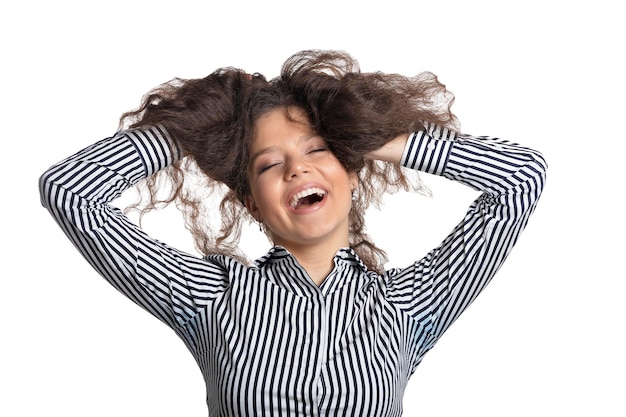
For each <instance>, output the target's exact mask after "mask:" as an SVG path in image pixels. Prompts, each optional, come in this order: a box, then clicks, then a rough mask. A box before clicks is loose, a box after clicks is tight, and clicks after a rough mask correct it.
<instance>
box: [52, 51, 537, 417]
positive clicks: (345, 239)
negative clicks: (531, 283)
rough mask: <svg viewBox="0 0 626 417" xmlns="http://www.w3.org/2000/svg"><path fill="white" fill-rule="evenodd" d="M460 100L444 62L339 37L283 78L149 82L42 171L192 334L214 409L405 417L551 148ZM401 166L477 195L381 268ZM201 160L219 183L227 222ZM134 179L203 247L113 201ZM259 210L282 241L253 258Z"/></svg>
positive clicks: (116, 271) (229, 72)
mask: <svg viewBox="0 0 626 417" xmlns="http://www.w3.org/2000/svg"><path fill="white" fill-rule="evenodd" d="M451 103H452V96H451V95H450V94H449V93H448V92H447V91H446V89H445V87H444V86H443V85H442V84H441V83H439V82H438V81H437V79H436V77H435V76H433V75H432V74H429V73H424V74H421V75H419V76H417V77H412V78H409V77H404V76H400V75H394V74H382V73H362V72H360V70H359V68H358V66H357V63H356V61H354V60H353V59H352V58H351V57H350V56H348V55H347V54H345V53H341V52H334V51H303V52H300V53H298V54H296V55H294V56H293V57H291V58H290V59H289V60H287V62H286V63H285V64H284V65H283V69H282V72H281V75H280V76H278V77H276V78H275V79H272V80H266V79H265V78H264V77H263V76H261V75H259V74H254V75H250V74H246V73H245V72H243V71H240V70H236V69H233V68H223V69H219V70H217V71H216V72H214V73H213V74H211V75H209V76H208V77H206V78H203V79H193V80H180V79H177V80H173V81H171V82H169V83H167V84H164V85H162V86H160V87H158V88H157V89H155V90H153V91H152V92H151V93H150V94H148V95H147V96H146V97H145V99H144V101H143V104H142V105H141V107H140V108H139V109H138V110H136V111H134V112H130V113H127V114H125V115H124V116H123V118H122V121H123V126H122V128H121V129H120V131H119V132H117V133H116V134H115V135H114V136H112V137H110V138H107V139H104V140H102V141H99V142H97V143H95V144H93V145H91V146H89V147H87V148H85V149H83V150H82V151H79V152H78V153H76V154H75V155H72V156H70V157H69V158H67V159H65V160H64V161H62V162H60V163H58V164H56V165H54V166H53V167H51V168H50V169H49V170H48V171H47V172H46V173H44V175H43V176H42V177H41V181H40V190H41V197H42V201H43V204H44V206H45V207H47V208H48V210H49V211H50V213H51V214H52V215H53V217H54V218H55V219H56V221H57V222H58V223H59V225H60V226H61V228H62V229H63V230H64V232H65V233H66V234H67V236H68V237H69V238H70V239H71V240H72V242H73V243H74V244H75V245H76V247H77V248H78V250H79V251H80V252H81V253H82V254H83V255H84V256H85V258H86V259H87V260H88V261H89V262H90V263H91V265H92V266H93V267H94V268H95V269H96V270H97V271H98V272H99V273H100V274H101V275H102V276H103V277H105V279H107V280H108V281H109V282H110V283H111V284H112V285H113V286H115V287H116V288H117V289H118V290H119V291H121V292H122V293H123V294H124V295H126V296H127V297H129V298H130V299H131V300H133V301H134V302H135V303H137V304H139V305H140V306H142V307H143V308H145V309H146V310H148V311H149V312H150V313H152V314H153V315H154V316H156V317H157V318H159V319H160V320H162V321H163V322H165V323H166V324H167V325H168V326H170V327H171V328H172V329H173V330H174V331H175V332H176V333H177V334H178V336H179V337H180V338H181V339H182V340H183V341H184V342H185V344H186V345H187V347H188V348H189V350H190V351H191V353H192V354H193V355H194V357H195V359H196V360H197V362H198V365H199V366H200V368H201V371H202V373H203V375H204V379H205V381H206V390H207V404H208V408H209V415H211V416H243V415H268V416H276V415H324V416H336V415H351V416H353V415H355V416H356V415H358V416H370V415H371V416H377V417H380V416H393V415H400V414H401V413H402V396H403V394H404V390H405V386H406V384H407V381H408V379H409V377H410V376H411V375H412V374H413V372H414V371H415V369H416V367H417V366H418V364H419V363H420V361H421V360H422V358H423V357H424V355H425V354H426V353H427V352H428V351H429V350H430V349H431V348H432V347H433V345H434V344H435V343H436V341H437V340H438V339H439V338H440V337H441V335H442V334H443V333H444V332H445V330H446V329H447V328H448V327H449V326H450V325H451V324H452V322H454V320H455V319H456V318H457V317H458V316H459V315H460V314H461V312H463V311H464V310H465V308H467V306H468V305H469V304H470V303H471V302H472V301H473V300H474V299H475V298H476V296H477V295H478V294H479V293H480V291H481V290H482V289H483V288H484V287H485V286H486V285H487V283H488V282H489V281H490V280H491V278H492V277H493V276H494V274H495V273H496V271H497V270H498V268H499V267H500V266H501V264H502V262H503V261H504V260H505V258H506V257H507V255H508V253H509V252H510V250H511V249H512V247H513V245H514V244H515V242H516V240H517V238H518V236H519V234H520V233H521V231H522V230H523V229H524V227H525V226H526V223H527V221H528V218H529V216H530V215H531V213H532V212H533V210H534V208H535V205H536V203H537V200H538V198H539V195H540V193H541V190H542V188H543V185H544V181H545V171H546V164H545V162H544V160H543V158H542V156H541V155H540V154H539V153H538V152H536V151H534V150H532V149H528V148H526V147H523V146H520V145H517V144H513V143H510V142H507V141H505V140H501V139H496V138H491V137H476V136H470V135H465V134H461V133H459V132H458V131H457V129H456V118H455V117H454V115H453V114H452V113H451V111H450V105H451ZM406 168H408V169H412V170H419V171H423V172H428V173H431V174H436V175H441V176H444V177H446V178H449V179H451V180H454V181H458V182H460V183H463V184H465V185H467V186H470V187H473V188H475V189H478V190H480V191H481V192H482V194H481V195H480V197H479V198H478V199H476V200H475V201H474V202H473V203H472V204H471V205H470V206H469V208H468V210H467V212H466V213H465V215H464V216H463V217H462V219H461V221H460V223H459V224H458V225H457V226H456V227H454V229H453V230H452V232H451V233H450V234H449V235H448V236H447V237H445V238H444V239H443V241H442V243H441V245H439V246H438V247H436V248H435V249H433V250H432V251H431V252H429V253H428V254H426V255H425V256H424V257H423V258H421V259H418V260H416V261H415V262H414V263H413V264H411V265H408V266H407V267H406V268H401V269H400V268H397V269H390V270H385V269H384V263H385V261H386V258H385V253H384V252H383V251H382V250H381V249H379V248H378V247H376V245H375V244H374V243H373V242H371V240H370V239H369V237H368V236H367V234H366V232H365V227H364V210H365V209H366V208H367V207H368V206H369V205H370V204H372V203H374V204H375V203H377V202H378V201H379V199H380V197H381V195H382V194H383V193H384V192H393V191H396V190H398V189H407V188H409V187H411V186H412V185H414V184H413V183H412V182H411V180H410V178H409V177H408V176H407V172H408V171H407V170H406ZM198 175H200V176H201V178H203V180H204V181H205V183H206V187H205V188H204V189H208V190H211V192H214V193H218V192H223V200H222V202H221V204H220V206H219V208H220V214H221V220H222V226H221V229H220V230H219V231H213V230H211V229H210V228H209V227H207V226H206V224H207V223H206V222H205V221H204V220H206V216H207V211H206V210H207V207H205V204H204V203H206V201H207V200H206V199H203V198H202V197H201V193H200V194H194V193H195V192H197V191H199V190H198V189H197V188H196V189H195V191H194V187H197V176H198ZM164 180H165V182H164ZM191 180H194V181H191ZM140 182H143V183H144V184H146V185H147V189H148V191H150V194H149V196H150V201H149V204H148V205H147V207H146V209H150V208H153V207H154V205H155V204H157V203H159V202H163V201H165V202H173V201H176V202H177V203H178V204H179V205H180V207H181V208H183V210H184V212H185V214H186V218H187V223H188V226H189V229H190V230H191V232H192V233H193V235H194V237H195V239H196V243H197V246H198V249H199V251H200V252H202V253H203V255H204V256H202V257H197V256H194V255H191V254H188V253H184V252H182V251H179V250H176V249H175V248H172V247H170V246H168V245H167V244H165V243H162V242H159V241H157V240H154V239H152V238H150V236H148V235H146V233H145V232H143V231H142V230H141V229H140V228H139V227H138V226H136V225H135V224H133V223H131V222H130V221H129V220H128V219H127V218H126V217H125V216H124V214H123V213H122V212H120V211H119V210H117V209H116V208H114V207H113V206H111V205H110V204H109V202H111V201H112V200H113V199H115V198H116V197H117V196H118V195H119V194H120V193H121V192H123V191H124V190H126V189H127V188H129V187H131V186H133V185H135V184H138V183H140ZM190 184H191V186H190ZM221 185H225V187H221ZM163 189H167V190H170V194H169V195H167V196H165V197H161V198H157V192H159V193H160V194H158V195H161V196H162V191H163ZM198 195H200V196H198ZM247 220H254V221H256V222H258V223H259V227H260V228H262V229H263V230H264V231H265V232H266V233H267V235H268V237H269V239H270V240H271V242H272V244H273V247H272V248H271V249H270V250H269V252H268V253H267V254H266V255H265V256H263V257H262V258H260V259H258V260H257V261H256V262H255V263H249V262H247V261H246V259H245V257H244V256H243V254H241V253H240V252H239V251H238V250H237V242H238V240H239V236H240V231H241V226H242V222H245V221H247Z"/></svg>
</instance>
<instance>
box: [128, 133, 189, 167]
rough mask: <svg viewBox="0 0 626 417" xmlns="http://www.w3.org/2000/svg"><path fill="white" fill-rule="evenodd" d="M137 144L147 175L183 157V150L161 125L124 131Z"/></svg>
mask: <svg viewBox="0 0 626 417" xmlns="http://www.w3.org/2000/svg"><path fill="white" fill-rule="evenodd" d="M124 134H125V135H126V136H127V137H128V138H129V140H130V141H131V142H132V143H133V145H135V148H136V149H137V152H138V154H139V157H140V158H141V161H142V163H143V166H144V169H145V176H146V177H149V176H150V175H152V174H154V173H156V172H157V171H160V170H161V169H163V168H165V167H167V166H168V165H171V164H172V163H174V162H176V161H177V160H178V159H180V158H181V156H182V152H181V151H180V149H178V148H177V147H176V146H175V144H174V143H173V142H172V141H171V140H170V139H169V138H168V136H167V133H166V132H165V130H164V129H163V128H161V127H150V128H146V129H133V130H128V131H126V132H124Z"/></svg>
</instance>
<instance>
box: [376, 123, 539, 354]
mask: <svg viewBox="0 0 626 417" xmlns="http://www.w3.org/2000/svg"><path fill="white" fill-rule="evenodd" d="M396 139H397V141H398V143H396V145H398V144H401V143H402V139H398V138H396ZM404 143H405V144H406V146H404V148H403V151H402V154H401V156H400V161H401V163H402V165H404V166H405V167H408V168H412V169H417V170H421V171H424V172H428V173H431V174H436V175H441V176H444V177H446V178H448V179H451V180H454V181H457V182H460V183H462V184H465V185H467V186H470V187H472V188H474V189H477V190H480V191H481V192H482V194H481V195H480V196H479V197H478V198H477V199H476V200H475V201H474V202H473V203H472V204H471V205H470V207H469V208H468V210H467V212H466V214H465V217H464V218H463V220H462V221H461V222H460V223H459V224H458V225H457V226H456V227H455V228H454V229H453V230H452V232H451V233H450V234H449V235H448V236H447V237H446V238H445V239H444V241H443V242H442V243H441V245H440V246H438V247H437V248H435V249H433V250H432V251H431V252H430V253H428V254H427V255H426V256H425V257H424V258H423V259H421V260H419V261H417V262H415V263H414V264H413V265H412V266H410V267H409V268H405V269H397V270H391V271H389V272H388V274H387V277H386V278H387V286H388V296H389V298H390V300H391V301H392V302H393V303H394V304H395V305H396V306H398V307H399V308H401V309H402V310H404V311H406V312H407V313H408V314H409V315H410V316H411V317H413V318H414V319H415V320H416V321H417V322H418V323H419V325H420V326H419V327H420V332H422V336H423V337H426V339H427V341H426V342H425V344H424V346H423V349H424V351H423V352H422V354H423V353H425V351H427V350H428V349H430V348H431V347H432V346H433V345H434V343H435V341H436V340H437V339H438V338H439V337H440V336H441V335H442V334H443V333H444V332H445V330H446V329H447V328H448V327H449V326H450V325H451V324H452V323H453V322H454V321H455V320H456V319H457V318H458V317H459V315H460V314H461V313H462V312H463V311H464V310H465V309H466V308H467V307H468V306H469V305H470V304H471V303H472V302H473V300H474V299H475V298H476V297H477V295H478V294H479V293H480V292H481V291H482V290H483V289H484V288H485V286H486V285H487V284H488V283H489V281H490V280H491V278H492V277H493V276H494V274H495V273H496V272H497V270H498V269H499V268H500V266H501V265H502V263H503V262H504V260H505V259H506V257H507V255H508V254H509V253H510V251H511V249H512V248H513V246H514V245H515V243H516V242H517V239H518V237H519V235H520V233H521V232H522V230H523V229H524V227H525V226H526V224H527V222H528V219H529V217H530V215H531V214H532V212H533V210H534V208H535V206H536V204H537V200H538V199H539V196H540V194H541V191H542V189H543V186H544V182H545V174H546V163H545V161H544V159H543V157H542V156H541V154H539V153H538V152H536V151H534V150H532V149H528V148H525V147H522V146H519V145H517V144H513V143H510V142H507V141H504V140H501V139H496V138H489V137H474V136H468V135H460V134H456V133H454V132H451V131H448V130H446V129H441V128H439V127H437V126H434V125H428V124H426V129H425V131H421V132H416V133H414V134H412V135H410V137H409V139H408V140H406V141H405V142H404ZM398 149H399V147H398V146H395V147H394V145H393V144H392V145H391V147H389V148H388V149H387V150H388V151H389V150H393V152H391V153H390V154H391V155H393V158H398ZM390 154H389V153H388V154H387V158H390V157H389V155H390ZM393 158H391V159H393ZM420 357H421V355H420Z"/></svg>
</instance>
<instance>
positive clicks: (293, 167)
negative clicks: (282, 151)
mask: <svg viewBox="0 0 626 417" xmlns="http://www.w3.org/2000/svg"><path fill="white" fill-rule="evenodd" d="M286 165H287V166H286V170H285V180H286V181H289V180H292V179H295V178H298V177H300V176H301V175H303V174H306V173H309V172H310V171H311V167H310V165H309V163H308V162H307V161H306V160H304V159H303V158H299V157H293V158H289V160H288V161H287V164H286Z"/></svg>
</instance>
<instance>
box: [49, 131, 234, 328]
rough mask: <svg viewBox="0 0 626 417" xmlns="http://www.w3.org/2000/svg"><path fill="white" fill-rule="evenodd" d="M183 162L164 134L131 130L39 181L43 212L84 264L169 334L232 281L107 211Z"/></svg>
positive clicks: (115, 212)
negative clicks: (123, 195)
mask: <svg viewBox="0 0 626 417" xmlns="http://www.w3.org/2000/svg"><path fill="white" fill-rule="evenodd" d="M179 158H180V152H179V151H178V150H177V149H176V147H174V146H171V142H170V141H169V139H168V138H167V135H166V133H165V131H164V130H163V129H160V128H159V127H152V128H148V129H144V130H127V131H122V132H118V133H117V134H116V135H115V136H113V137H110V138H107V139H103V140H101V141H99V142H97V143H95V144H93V145H91V146H89V147H87V148H85V149H83V150H81V151H79V152H78V153H76V154H74V155H72V156H70V157H69V158H67V159H65V160H63V161H61V162H59V163H58V164H56V165H54V166H52V167H51V168H50V169H48V170H47V171H46V172H45V173H44V174H43V175H42V176H41V178H40V181H39V189H40V195H41V202H42V204H43V206H44V207H46V208H47V209H48V210H49V212H50V213H51V214H52V216H53V217H54V219H55V220H56V221H57V223H58V224H59V226H60V227H61V229H62V230H63V232H64V233H65V234H66V235H67V237H68V238H69V239H70V240H71V241H72V243H73V244H74V246H75V247H76V248H77V249H78V250H79V251H80V253H81V254H82V255H83V256H84V257H85V259H86V260H87V261H88V262H89V263H90V264H91V265H92V266H93V267H94V268H95V269H96V270H97V271H98V273H100V274H101V275H102V276H103V277H104V278H105V279H106V280H107V281H108V282H109V283H111V284H112V285H113V286H114V287H115V288H116V289H118V290H119V291H120V292H122V293H123V294H124V295H126V296H127V297H128V298H130V299H131V300H132V301H134V302H135V303H137V304H138V305H140V306H141V307H143V308H144V309H145V310H147V311H148V312H150V313H151V314H153V315H154V316H156V317H157V318H159V319H160V320H161V321H163V322H165V323H166V324H168V325H169V326H170V327H176V326H182V325H184V324H185V323H186V322H187V321H188V320H189V319H190V318H192V317H193V316H194V315H195V314H196V313H197V312H198V310H199V309H200V308H202V307H203V306H204V305H205V304H206V303H207V301H208V300H210V299H211V298H213V297H215V295H216V294H218V293H220V292H223V291H224V289H225V287H226V285H227V282H226V275H225V274H224V273H223V272H222V271H221V270H220V268H218V267H217V266H216V265H212V264H210V263H209V262H207V261H206V260H204V259H201V258H199V257H196V256H192V255H189V254H186V253H184V252H181V251H178V250H176V249H174V248H171V247H169V246H168V245H166V244H164V243H162V242H159V241H157V240H155V239H152V238H150V237H149V236H148V235H147V234H146V233H145V232H144V231H142V230H141V229H140V228H139V227H138V226H136V225H135V224H133V223H132V222H131V221H130V220H129V219H128V218H127V217H126V216H124V215H123V213H122V212H121V211H120V210H119V209H118V208H116V207H114V206H112V205H110V204H109V203H110V202H111V201H113V200H114V199H115V198H116V197H118V196H119V195H120V194H121V193H122V192H123V191H124V190H126V189H128V188H129V187H131V186H133V185H134V184H136V183H137V182H139V181H140V180H142V179H144V178H146V177H148V176H150V175H152V174H154V173H156V172H157V171H159V170H161V169H163V168H165V167H167V166H168V165H170V164H172V163H173V162H174V161H176V160H177V159H179Z"/></svg>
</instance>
